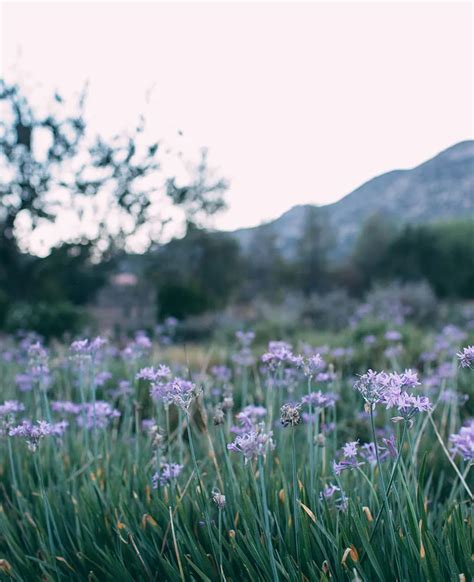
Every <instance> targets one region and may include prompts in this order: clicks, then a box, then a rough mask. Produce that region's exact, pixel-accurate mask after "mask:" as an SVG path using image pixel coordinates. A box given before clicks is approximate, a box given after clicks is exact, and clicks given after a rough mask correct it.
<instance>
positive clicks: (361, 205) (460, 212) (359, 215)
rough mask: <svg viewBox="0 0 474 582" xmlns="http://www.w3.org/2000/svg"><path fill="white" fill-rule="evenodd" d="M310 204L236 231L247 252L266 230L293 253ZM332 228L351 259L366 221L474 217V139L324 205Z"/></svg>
mask: <svg viewBox="0 0 474 582" xmlns="http://www.w3.org/2000/svg"><path fill="white" fill-rule="evenodd" d="M307 208H309V206H307V205H306V206H295V207H293V208H292V209H291V210H289V211H288V212H286V213H285V214H283V215H282V216H280V217H279V218H278V219H276V220H274V221H272V222H269V223H267V224H263V225H260V226H257V227H254V228H246V229H240V230H236V231H234V232H233V233H232V234H233V235H234V236H235V237H236V238H237V239H238V240H239V242H240V243H241V245H242V247H243V249H244V250H245V249H246V248H248V247H249V245H250V244H251V241H252V239H253V237H254V236H256V234H258V233H261V232H262V230H270V231H272V232H273V233H275V235H276V237H277V241H278V245H279V247H280V248H281V249H282V250H284V251H285V254H287V255H291V254H292V252H293V250H294V246H295V245H294V243H295V241H296V240H297V239H298V237H299V235H300V233H301V229H302V226H303V223H304V217H305V214H306V210H307ZM321 210H322V211H323V212H324V213H325V214H326V217H327V220H329V222H330V224H331V229H332V231H333V233H334V238H335V240H336V245H335V248H334V256H335V257H342V256H345V255H347V254H348V253H349V252H350V250H351V248H352V245H353V243H354V241H355V239H356V238H357V235H358V233H359V231H360V229H361V227H362V226H363V225H364V223H365V221H366V220H367V219H368V218H369V217H370V216H371V215H373V214H374V213H377V212H378V213H382V214H384V215H386V216H387V217H389V218H390V219H391V220H392V221H393V222H395V223H396V224H399V225H403V224H406V223H413V224H420V223H429V222H436V221H439V220H446V219H455V218H466V217H468V216H471V217H473V216H474V141H465V142H461V143H458V144H456V145H454V146H452V147H450V148H448V149H446V150H444V151H442V152H441V153H440V154H438V155H437V156H435V157H434V158H431V159H430V160H428V161H426V162H424V163H422V164H420V165H419V166H416V167H415V168H412V169H408V170H394V171H391V172H387V173H386V174H382V175H380V176H377V177H375V178H373V179H372V180H369V181H368V182H365V183H364V184H362V186H360V187H359V188H357V189H356V190H354V191H353V192H351V193H350V194H348V195H347V196H345V197H344V198H342V199H341V200H339V201H338V202H335V203H333V204H328V205H326V206H322V207H321Z"/></svg>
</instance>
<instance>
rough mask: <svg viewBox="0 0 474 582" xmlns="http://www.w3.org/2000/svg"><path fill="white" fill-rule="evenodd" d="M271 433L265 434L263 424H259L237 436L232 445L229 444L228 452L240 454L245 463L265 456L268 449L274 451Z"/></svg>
mask: <svg viewBox="0 0 474 582" xmlns="http://www.w3.org/2000/svg"><path fill="white" fill-rule="evenodd" d="M272 436H273V432H272V431H269V432H265V428H264V425H263V424H259V425H257V426H256V427H255V429H252V430H251V431H249V432H247V433H244V434H241V435H238V436H237V437H236V438H235V440H234V442H233V443H229V444H228V445H227V448H228V449H229V451H234V452H236V453H241V454H242V455H243V456H244V458H245V463H247V462H248V461H249V460H252V459H256V458H257V457H260V456H265V455H266V452H267V450H268V449H274V448H275V443H274V442H273V438H272Z"/></svg>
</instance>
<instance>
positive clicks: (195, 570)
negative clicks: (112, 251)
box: [0, 347, 474, 582]
mask: <svg viewBox="0 0 474 582" xmlns="http://www.w3.org/2000/svg"><path fill="white" fill-rule="evenodd" d="M10 349H12V350H19V348H17V347H14V348H10ZM176 349H177V348H175V350H176ZM18 353H20V352H19V351H18ZM364 353H365V352H364ZM407 357H408V356H407ZM331 358H332V356H331V355H330V354H329V355H328V356H327V359H328V360H331ZM351 358H352V356H349V357H348V359H346V361H345V362H344V365H342V363H340V362H338V361H337V359H335V358H333V359H332V361H333V364H334V367H335V370H336V376H335V378H334V379H332V380H331V382H330V384H328V383H327V382H325V383H323V382H321V383H319V384H318V381H317V380H313V381H312V386H311V387H310V391H311V390H313V389H321V390H322V392H323V394H324V393H327V392H329V391H333V392H336V394H337V396H338V400H337V402H336V405H335V408H334V409H331V408H326V409H325V408H322V407H317V406H311V407H309V408H306V409H304V410H305V411H306V412H309V413H310V414H311V415H316V417H317V418H316V419H314V418H313V420H314V422H310V424H309V425H307V426H304V424H297V423H295V425H294V426H290V427H286V428H285V427H282V426H281V425H279V421H278V419H279V408H280V404H281V403H282V402H287V401H292V402H296V401H299V400H301V397H303V396H304V395H305V394H308V381H307V379H306V378H305V377H304V376H301V377H296V380H291V385H290V380H288V379H285V376H284V375H283V374H282V373H281V370H280V372H278V373H275V374H273V376H271V377H270V376H268V375H262V372H261V371H260V370H259V365H258V363H255V364H254V365H253V366H251V367H249V368H247V369H246V370H245V373H244V374H242V373H238V370H237V369H236V368H235V367H234V366H233V365H232V364H231V363H230V362H231V359H230V347H229V357H228V359H226V362H225V363H227V364H229V365H230V367H232V368H233V374H232V379H231V381H222V380H219V379H216V378H213V377H212V376H211V375H209V374H206V373H205V372H209V370H204V369H202V367H199V368H195V367H192V366H190V368H189V369H187V370H185V371H183V370H181V375H183V374H184V373H187V374H189V375H190V378H191V379H192V380H193V381H194V382H195V383H197V384H198V385H200V386H202V387H203V392H202V393H201V394H200V395H199V396H197V397H196V398H195V399H194V400H193V401H192V402H191V404H190V406H189V408H188V409H186V410H185V411H184V413H183V412H182V411H181V412H179V409H178V408H177V407H176V406H175V405H174V404H170V405H169V406H168V405H167V404H164V403H163V402H160V401H152V400H151V398H150V395H149V383H148V382H147V381H144V380H140V381H135V373H136V371H137V370H138V369H139V368H140V367H143V366H148V365H157V364H158V363H162V362H161V361H160V356H159V354H158V356H157V355H156V354H155V356H152V355H151V353H145V354H141V355H140V359H139V360H137V361H136V362H135V363H134V365H130V362H129V361H127V359H126V358H125V359H124V358H122V357H119V356H117V355H114V354H113V353H112V354H109V355H105V356H103V357H102V358H101V359H100V361H97V362H96V363H95V364H94V365H95V366H96V367H100V368H101V369H102V370H105V369H107V370H110V371H112V373H113V379H112V380H109V381H108V384H107V385H105V386H96V385H95V384H94V383H93V382H92V384H90V385H89V386H88V385H87V382H86V380H85V378H86V376H85V375H83V373H82V372H81V373H80V374H78V373H77V369H76V368H75V365H76V364H75V363H74V361H73V360H71V359H70V358H69V356H68V354H67V352H66V351H65V349H63V348H60V349H58V350H56V351H53V352H52V353H50V357H49V367H50V372H51V374H50V376H51V381H50V382H49V385H48V388H47V390H46V389H45V388H44V387H43V388H41V387H40V386H38V385H34V386H33V388H32V390H31V391H30V392H24V393H18V391H17V390H16V388H15V382H14V377H15V374H16V373H19V372H21V371H24V368H25V367H27V365H28V364H27V360H26V359H23V360H22V359H21V358H20V357H18V358H13V359H11V358H10V360H12V361H5V359H4V360H3V362H2V364H1V370H0V372H1V378H2V379H1V380H0V382H1V388H2V395H3V399H4V400H8V399H16V400H19V401H21V402H22V403H23V404H24V406H25V411H24V412H23V413H18V414H16V417H15V419H11V418H10V420H9V421H8V422H9V423H10V425H12V423H13V420H14V422H15V423H19V421H20V420H21V419H22V418H30V419H32V420H37V419H38V418H40V417H41V418H43V415H42V414H40V409H41V407H38V409H36V408H35V406H36V405H35V402H37V401H38V394H36V395H35V391H39V390H41V392H40V396H41V397H42V398H45V401H44V408H43V410H44V411H45V412H46V411H48V414H51V417H52V419H53V421H54V420H56V421H57V420H59V419H61V418H63V417H64V415H63V414H59V413H58V412H55V411H54V409H52V408H51V403H52V402H53V401H56V400H70V401H73V402H75V403H78V404H81V402H82V401H89V402H90V401H92V399H94V401H100V400H106V399H108V400H109V401H110V403H111V405H112V406H113V407H115V408H117V409H118V410H120V412H121V413H122V414H121V416H120V417H118V416H117V417H110V418H109V419H108V420H107V422H106V423H105V424H104V426H98V425H97V422H96V417H95V414H96V412H95V408H94V409H93V425H94V427H93V429H90V428H87V427H84V428H83V427H80V426H78V424H77V421H76V419H75V417H74V416H73V415H70V416H68V420H69V423H70V424H69V427H68V428H67V430H66V431H65V433H64V435H63V436H62V437H54V436H45V437H44V438H42V439H41V441H40V442H39V444H38V447H37V450H36V451H35V452H32V451H29V450H28V448H27V447H26V445H25V442H24V441H23V439H21V438H14V437H9V436H8V427H6V424H5V423H6V422H7V419H6V417H3V419H2V418H1V417H0V429H1V427H2V424H1V423H2V422H3V423H4V424H3V436H2V437H1V440H0V475H1V483H0V501H1V506H0V579H2V580H3V579H5V580H10V579H11V580H22V581H25V582H26V581H28V582H29V581H32V580H90V581H94V580H95V581H100V582H102V581H106V580H114V581H116V582H117V581H130V582H132V581H137V580H156V581H163V580H170V581H174V580H203V581H214V580H217V579H222V580H234V581H237V580H249V581H250V580H251V581H255V580H273V581H275V580H281V581H286V580H288V581H292V580H304V581H306V580H309V581H313V580H314V581H318V582H320V581H329V580H351V581H357V580H363V581H371V580H382V581H392V580H400V581H402V580H403V581H416V582H419V581H420V580H422V581H423V580H426V581H440V582H445V581H447V580H452V581H455V580H456V581H462V580H466V581H467V580H471V579H473V577H474V561H473V556H474V554H473V551H474V548H473V544H474V540H473V528H472V519H473V508H472V493H471V491H472V479H471V478H472V473H470V472H469V471H470V466H471V465H472V462H471V465H469V461H463V460H462V459H461V458H460V457H454V456H453V454H452V452H451V449H450V442H449V436H450V434H451V432H453V431H455V430H458V429H459V427H460V425H461V423H462V422H463V420H464V419H465V416H466V408H465V407H466V404H464V403H463V399H462V398H454V397H453V398H450V399H447V398H445V397H444V396H443V395H445V394H446V393H447V391H450V392H449V393H450V394H451V392H452V393H453V394H458V395H459V394H460V393H463V392H466V391H468V392H470V395H471V397H472V384H473V380H474V372H472V371H470V370H462V371H460V370H458V369H457V368H455V375H454V376H450V377H449V378H447V379H443V380H442V381H441V382H440V383H439V384H438V385H436V386H435V387H434V388H432V389H431V393H430V397H431V400H432V402H433V410H432V411H431V412H429V413H420V414H418V415H417V416H416V417H414V418H413V421H410V422H398V423H393V422H392V421H391V416H392V415H391V414H390V411H386V410H385V408H384V407H383V406H377V407H376V408H375V410H370V414H365V413H364V402H363V399H362V398H361V397H360V395H359V394H358V393H357V392H355V391H354V389H353V384H354V373H355V372H357V371H359V372H361V373H362V372H363V371H365V370H366V369H367V368H368V367H369V366H370V365H371V363H372V362H371V361H370V359H369V358H368V357H367V359H366V361H365V362H364V363H363V364H362V365H361V366H355V364H354V361H352V360H351ZM167 363H168V364H169V365H170V366H171V367H172V366H173V362H172V361H169V362H167ZM201 363H202V362H201ZM386 363H387V365H388V362H386ZM342 369H344V372H343V373H341V370H342ZM430 373H431V372H430V368H429V366H428V367H426V366H425V368H424V374H425V375H427V376H428V375H429V374H430ZM422 378H423V376H422ZM119 379H128V380H130V382H131V384H132V386H133V392H132V393H130V394H124V395H113V396H111V395H110V394H109V392H108V389H109V388H114V387H116V385H117V383H118V380H119ZM270 390H272V391H273V394H271V395H270V394H269V393H268V391H270ZM426 390H427V387H426V386H425V385H424V384H423V382H422V385H421V391H426ZM433 390H434V392H433ZM230 395H232V398H233V400H234V408H233V410H232V411H231V412H229V413H227V412H226V411H224V414H223V415H222V417H223V420H222V421H221V420H220V419H219V418H220V417H218V415H216V407H217V409H218V408H219V407H220V406H222V402H223V398H224V396H227V397H228V398H229V397H230ZM241 399H244V402H247V403H249V402H250V403H253V404H264V403H266V404H267V406H269V407H270V406H271V407H273V409H272V410H267V414H266V417H265V418H266V419H267V421H268V419H273V420H272V421H271V423H270V425H269V426H267V427H265V429H266V430H273V440H274V444H275V446H274V447H271V446H266V447H264V448H262V449H261V450H260V452H259V454H256V455H254V456H250V457H249V458H248V459H244V458H243V456H242V455H240V454H239V453H237V452H234V451H232V450H229V449H228V448H227V445H228V444H229V443H231V442H232V441H234V439H235V434H234V433H233V432H230V430H229V428H230V427H229V424H228V422H227V421H226V415H227V414H229V415H230V417H231V421H232V424H238V419H236V418H235V415H236V414H237V413H238V412H239V410H240V407H239V405H240V404H241ZM127 411H128V412H127ZM82 413H83V412H82ZM82 413H80V414H82ZM80 414H79V415H78V416H80ZM214 417H215V418H216V419H217V420H216V421H215V422H213V418H214ZM130 419H131V421H130ZM143 419H151V420H154V421H155V422H157V423H158V424H159V429H160V430H159V431H158V432H157V431H155V432H154V433H150V432H149V431H146V430H142V429H141V421H142V420H143ZM334 421H337V422H336V425H335V426H331V423H333V422H334ZM83 424H84V423H83ZM381 431H385V433H390V432H392V433H393V434H394V435H395V441H394V447H395V449H396V450H397V451H398V454H396V455H395V456H394V455H392V456H388V455H385V457H384V458H383V459H382V458H381V454H382V452H385V448H384V446H383V444H382V440H381V435H380V433H381ZM0 434H2V433H0ZM357 439H359V441H360V444H361V445H362V444H363V443H365V442H370V441H372V442H374V443H376V446H375V454H376V459H375V460H374V462H370V461H368V460H367V461H365V462H364V464H362V465H360V466H359V467H357V469H355V470H347V471H343V472H342V473H341V474H340V475H337V474H335V473H334V470H333V466H332V460H333V459H336V458H338V456H339V455H340V451H341V446H342V445H343V444H344V442H345V441H356V440H357ZM91 445H92V446H91ZM165 459H166V460H167V461H168V462H170V463H171V462H173V463H178V462H179V463H180V464H182V465H183V467H184V468H183V470H182V472H181V473H180V474H179V476H178V477H177V478H173V479H170V480H168V481H167V482H164V483H163V484H161V483H158V487H157V488H156V489H154V488H153V487H152V476H153V474H154V473H155V472H157V471H158V472H159V470H160V465H161V464H162V463H163V461H164V460H165ZM332 486H333V487H334V491H333V493H332V494H330V491H329V490H328V487H332ZM216 490H218V491H219V492H220V493H221V494H222V495H223V496H225V500H222V499H221V503H220V505H218V504H217V503H215V502H214V501H215V499H214V497H213V491H214V492H215V491H216Z"/></svg>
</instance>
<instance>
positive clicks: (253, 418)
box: [231, 404, 267, 434]
mask: <svg viewBox="0 0 474 582" xmlns="http://www.w3.org/2000/svg"><path fill="white" fill-rule="evenodd" d="M266 414H267V409H266V408H265V407H264V406H255V405H253V404H249V405H248V406H246V407H245V408H243V409H242V410H241V411H240V412H239V413H238V414H237V415H236V419H237V420H238V422H239V424H240V427H237V426H233V427H232V428H231V431H232V432H233V433H234V434H244V433H246V432H249V431H250V430H252V429H254V428H255V427H256V426H257V424H258V422H259V421H260V419H261V418H263V417H264V416H265V415H266Z"/></svg>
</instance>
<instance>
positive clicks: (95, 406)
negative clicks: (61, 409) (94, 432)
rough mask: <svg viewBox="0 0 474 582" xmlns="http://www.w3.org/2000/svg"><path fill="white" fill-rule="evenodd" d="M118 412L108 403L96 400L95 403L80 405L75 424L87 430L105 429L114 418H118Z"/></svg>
mask: <svg viewBox="0 0 474 582" xmlns="http://www.w3.org/2000/svg"><path fill="white" fill-rule="evenodd" d="M119 416H120V412H119V411H118V410H116V409H115V408H112V406H110V404H109V403H108V402H104V401H102V400H97V401H96V402H95V403H91V402H86V403H84V404H82V405H81V408H80V412H79V414H78V416H77V424H78V425H79V426H81V427H82V428H86V429H88V430H90V429H94V428H105V427H106V426H107V425H108V424H109V422H111V421H112V420H113V419H114V418H118V417H119Z"/></svg>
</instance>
